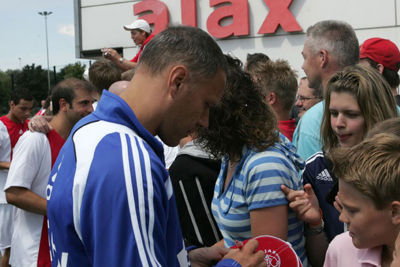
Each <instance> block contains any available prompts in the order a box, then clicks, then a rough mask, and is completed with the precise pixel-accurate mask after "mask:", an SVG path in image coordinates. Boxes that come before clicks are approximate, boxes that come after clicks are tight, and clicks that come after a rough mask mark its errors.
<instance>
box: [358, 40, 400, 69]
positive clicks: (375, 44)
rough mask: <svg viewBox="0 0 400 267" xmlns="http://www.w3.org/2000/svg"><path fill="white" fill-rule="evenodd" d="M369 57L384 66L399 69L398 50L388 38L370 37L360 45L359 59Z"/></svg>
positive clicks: (399, 52) (399, 56)
mask: <svg viewBox="0 0 400 267" xmlns="http://www.w3.org/2000/svg"><path fill="white" fill-rule="evenodd" d="M363 58H370V59H372V60H373V61H375V62H377V63H378V64H382V65H383V66H384V67H385V68H388V69H391V70H394V71H396V72H398V71H399V67H400V66H399V65H400V51H399V49H398V48H397V46H396V45H395V44H394V43H393V42H392V41H390V40H388V39H383V38H370V39H368V40H366V41H365V42H364V43H363V44H362V45H361V46H360V59H363Z"/></svg>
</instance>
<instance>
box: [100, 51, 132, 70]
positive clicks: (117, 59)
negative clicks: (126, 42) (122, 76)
mask: <svg viewBox="0 0 400 267" xmlns="http://www.w3.org/2000/svg"><path fill="white" fill-rule="evenodd" d="M101 52H102V53H103V56H104V57H105V58H106V59H109V60H111V61H112V62H113V63H114V64H115V65H116V66H117V67H118V68H120V69H121V70H122V71H127V70H130V69H134V68H136V66H137V63H136V62H130V61H129V60H126V59H124V58H123V57H122V56H120V55H119V54H118V52H117V51H115V49H112V48H103V49H101Z"/></svg>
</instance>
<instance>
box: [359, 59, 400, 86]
mask: <svg viewBox="0 0 400 267" xmlns="http://www.w3.org/2000/svg"><path fill="white" fill-rule="evenodd" d="M364 59H366V60H367V61H368V62H369V65H371V67H373V68H374V69H378V62H376V61H374V60H372V59H370V58H368V57H367V58H364ZM382 76H383V78H385V80H386V81H387V82H388V84H389V85H390V87H391V88H397V87H398V86H399V85H400V77H399V74H398V73H397V72H396V71H394V70H391V69H388V68H386V67H385V66H383V71H382Z"/></svg>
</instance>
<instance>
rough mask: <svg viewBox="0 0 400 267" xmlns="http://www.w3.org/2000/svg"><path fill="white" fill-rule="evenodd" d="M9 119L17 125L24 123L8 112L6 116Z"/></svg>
mask: <svg viewBox="0 0 400 267" xmlns="http://www.w3.org/2000/svg"><path fill="white" fill-rule="evenodd" d="M6 116H7V118H8V119H10V120H11V121H12V122H15V123H20V124H22V123H24V122H23V121H20V120H18V118H17V117H16V116H14V114H12V113H11V112H8V114H7V115H6Z"/></svg>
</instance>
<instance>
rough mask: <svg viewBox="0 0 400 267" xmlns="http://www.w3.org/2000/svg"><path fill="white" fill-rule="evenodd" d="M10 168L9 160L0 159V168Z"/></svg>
mask: <svg viewBox="0 0 400 267" xmlns="http://www.w3.org/2000/svg"><path fill="white" fill-rule="evenodd" d="M9 168H10V162H7V161H1V162H0V170H8V169H9Z"/></svg>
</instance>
